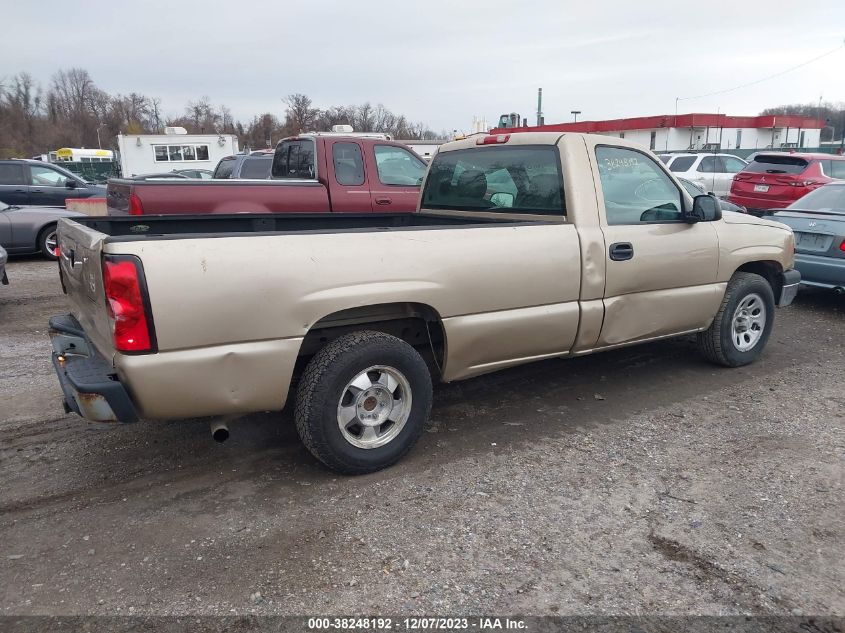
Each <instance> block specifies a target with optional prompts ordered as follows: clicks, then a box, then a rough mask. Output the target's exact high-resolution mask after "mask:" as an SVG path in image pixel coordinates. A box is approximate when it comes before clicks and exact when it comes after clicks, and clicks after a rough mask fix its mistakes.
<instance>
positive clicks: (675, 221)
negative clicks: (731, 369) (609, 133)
mask: <svg viewBox="0 0 845 633" xmlns="http://www.w3.org/2000/svg"><path fill="white" fill-rule="evenodd" d="M592 154H593V155H592V157H591V160H595V162H596V165H595V167H594V170H593V171H594V174H597V177H596V181H597V182H596V190H597V191H598V192H599V196H598V198H599V199H598V202H599V213H600V219H601V229H602V233H603V234H604V241H605V258H606V262H605V264H606V278H605V292H604V306H605V316H604V322H603V324H602V329H601V334H600V335H599V341H598V345H599V346H600V347H606V346H612V345H618V344H623V343H626V342H630V341H637V340H648V339H651V338H660V337H662V336H669V335H672V334H678V333H681V332H687V331H693V330H696V329H700V328H703V327H705V326H706V325H707V324H708V323H709V321H710V320H711V319H712V317H713V315H714V314H715V313H716V311H717V309H718V306H719V304H720V302H721V300H722V296H723V294H724V289H725V284H724V283H721V284H720V283H717V281H716V279H717V274H718V264H719V247H718V239H717V235H716V230H715V228H714V227H713V225H712V223H711V222H698V223H696V224H688V223H686V222H684V221H683V220H682V219H681V210H682V208H683V205H684V204H685V201H684V198H685V196H684V195H683V194H682V192H681V190H680V189H679V188H678V186H677V185H676V184H675V182H674V181H673V180H672V179H671V178H670V177H669V175H668V174H667V172H666V171H665V170H664V168H663V166H662V165H660V164H659V163H658V161H656V160H654V159H653V158H652V157H651V156H650V155H648V154H646V153H645V152H641V151H639V150H636V149H632V148H629V147H614V146H608V145H594V152H593V153H592Z"/></svg>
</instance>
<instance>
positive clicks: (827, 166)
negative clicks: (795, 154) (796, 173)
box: [819, 160, 832, 177]
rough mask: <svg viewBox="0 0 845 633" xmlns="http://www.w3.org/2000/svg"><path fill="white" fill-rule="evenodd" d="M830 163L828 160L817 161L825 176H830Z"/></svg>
mask: <svg viewBox="0 0 845 633" xmlns="http://www.w3.org/2000/svg"><path fill="white" fill-rule="evenodd" d="M830 163H831V161H829V160H820V161H819V167H821V170H822V174H824V175H825V176H828V177H832V176H831V173H830V172H831V171H832V166H831V164H830Z"/></svg>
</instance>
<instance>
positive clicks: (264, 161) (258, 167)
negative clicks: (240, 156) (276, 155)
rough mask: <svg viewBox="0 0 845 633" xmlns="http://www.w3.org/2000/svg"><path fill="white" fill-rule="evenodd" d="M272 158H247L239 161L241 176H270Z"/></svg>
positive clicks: (262, 177) (259, 178)
mask: <svg viewBox="0 0 845 633" xmlns="http://www.w3.org/2000/svg"><path fill="white" fill-rule="evenodd" d="M272 165H273V159H272V158H269V157H268V158H263V157H262V158H247V159H245V160H244V162H243V163H241V178H247V179H252V180H255V179H257V180H263V179H265V178H269V177H270V167H271V166H272Z"/></svg>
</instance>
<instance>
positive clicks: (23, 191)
mask: <svg viewBox="0 0 845 633" xmlns="http://www.w3.org/2000/svg"><path fill="white" fill-rule="evenodd" d="M15 193H26V189H15Z"/></svg>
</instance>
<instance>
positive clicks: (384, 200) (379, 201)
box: [376, 198, 393, 204]
mask: <svg viewBox="0 0 845 633" xmlns="http://www.w3.org/2000/svg"><path fill="white" fill-rule="evenodd" d="M391 202H393V200H391V199H390V198H376V204H390V203H391Z"/></svg>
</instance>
